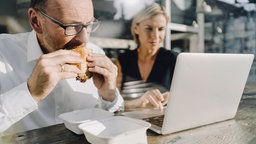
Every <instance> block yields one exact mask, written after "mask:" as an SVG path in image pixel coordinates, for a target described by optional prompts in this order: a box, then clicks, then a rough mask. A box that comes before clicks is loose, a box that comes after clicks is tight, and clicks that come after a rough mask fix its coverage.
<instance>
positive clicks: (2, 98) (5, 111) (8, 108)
mask: <svg viewBox="0 0 256 144" xmlns="http://www.w3.org/2000/svg"><path fill="white" fill-rule="evenodd" d="M37 107H38V105H37V103H36V102H35V101H34V99H33V98H32V96H31V95H30V93H29V90H28V87H27V82H24V83H22V84H21V85H19V86H17V87H15V88H13V89H11V90H10V91H8V92H6V93H3V94H1V95H0V133H2V132H3V131H5V130H6V129H8V128H9V127H10V126H11V125H13V124H14V123H16V122H17V121H19V120H20V119H22V118H23V117H25V116H26V115H27V114H29V113H30V112H32V111H34V110H36V109H37Z"/></svg>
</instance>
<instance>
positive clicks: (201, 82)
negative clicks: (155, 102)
mask: <svg viewBox="0 0 256 144" xmlns="http://www.w3.org/2000/svg"><path fill="white" fill-rule="evenodd" d="M253 59H254V55H252V54H213V53H180V54H179V55H178V58H177V62H176V66H175V71H174V75H173V81H172V86H171V88H170V98H169V101H168V104H167V108H166V109H165V117H164V121H163V127H162V130H161V133H162V134H168V133H173V132H177V131H181V130H186V129H191V128H194V127H198V126H202V125H207V124H211V123H215V122H219V121H224V120H227V119H232V118H234V117H235V114H236V111H237V108H238V106H239V102H240V99H241V96H242V93H243V90H244V87H245V84H246V81H247V77H248V74H249V71H250V68H251V65H252V62H253Z"/></svg>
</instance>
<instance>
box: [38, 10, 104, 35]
mask: <svg viewBox="0 0 256 144" xmlns="http://www.w3.org/2000/svg"><path fill="white" fill-rule="evenodd" d="M36 10H37V11H39V12H40V13H41V14H42V15H44V16H45V17H47V18H48V19H50V20H51V21H52V22H53V23H55V24H57V25H58V26H60V27H62V28H63V29H64V34H65V35H67V36H73V35H77V34H79V33H80V32H81V31H82V30H83V28H85V29H86V30H87V32H89V33H92V32H95V31H96V30H97V28H98V27H99V24H100V22H99V20H97V19H95V18H94V19H93V20H92V21H90V22H88V23H86V24H63V23H61V22H59V21H57V20H56V19H54V18H52V17H51V16H49V15H47V14H46V13H45V12H43V11H41V10H39V9H36Z"/></svg>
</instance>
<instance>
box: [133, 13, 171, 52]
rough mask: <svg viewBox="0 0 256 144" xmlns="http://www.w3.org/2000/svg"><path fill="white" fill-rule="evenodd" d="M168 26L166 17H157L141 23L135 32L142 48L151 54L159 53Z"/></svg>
mask: <svg viewBox="0 0 256 144" xmlns="http://www.w3.org/2000/svg"><path fill="white" fill-rule="evenodd" d="M166 25H167V21H166V18H165V16H164V15H156V16H154V17H152V18H150V19H147V20H145V21H142V22H141V23H139V24H138V25H137V26H136V27H135V30H134V32H135V33H136V34H137V35H138V37H139V42H140V48H143V49H147V50H148V51H151V52H155V51H157V50H158V49H159V47H160V46H161V43H162V42H163V40H164V37H165V28H166Z"/></svg>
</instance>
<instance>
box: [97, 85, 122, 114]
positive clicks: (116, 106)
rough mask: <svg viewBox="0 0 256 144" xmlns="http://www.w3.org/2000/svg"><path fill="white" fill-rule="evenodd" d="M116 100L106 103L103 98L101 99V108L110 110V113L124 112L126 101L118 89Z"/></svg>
mask: <svg viewBox="0 0 256 144" xmlns="http://www.w3.org/2000/svg"><path fill="white" fill-rule="evenodd" d="M115 95H116V97H115V99H114V101H112V102H110V101H106V100H104V99H103V98H102V97H101V96H100V97H99V99H100V101H101V107H102V108H103V109H106V110H108V111H109V112H116V111H122V110H124V99H123V97H122V96H121V95H120V93H119V90H118V89H116V92H115Z"/></svg>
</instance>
